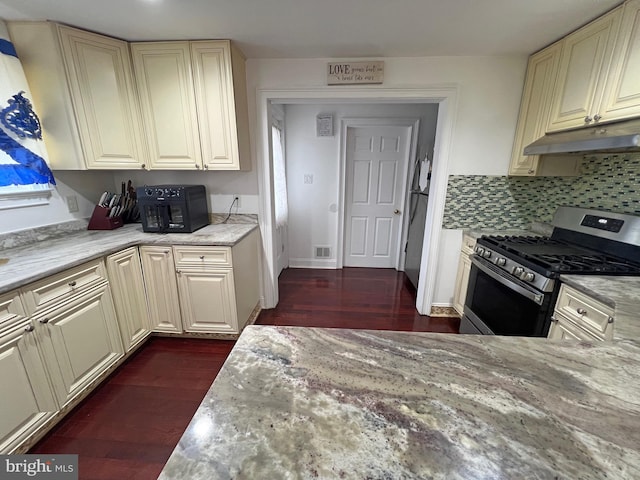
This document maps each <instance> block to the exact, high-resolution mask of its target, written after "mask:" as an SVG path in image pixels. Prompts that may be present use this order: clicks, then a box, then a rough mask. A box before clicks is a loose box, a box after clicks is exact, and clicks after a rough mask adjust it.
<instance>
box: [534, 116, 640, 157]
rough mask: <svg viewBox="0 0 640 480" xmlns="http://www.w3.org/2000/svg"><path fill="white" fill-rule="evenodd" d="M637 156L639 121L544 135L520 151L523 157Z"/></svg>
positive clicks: (639, 142)
mask: <svg viewBox="0 0 640 480" xmlns="http://www.w3.org/2000/svg"><path fill="white" fill-rule="evenodd" d="M616 152H640V120H628V121H625V122H618V123H609V124H602V125H598V126H595V127H589V128H581V129H578V130H571V131H568V132H558V133H548V134H546V135H545V136H544V137H542V138H540V139H538V140H536V141H535V142H533V143H532V144H530V145H527V146H526V147H525V148H524V154H525V155H546V154H553V153H568V154H586V153H616Z"/></svg>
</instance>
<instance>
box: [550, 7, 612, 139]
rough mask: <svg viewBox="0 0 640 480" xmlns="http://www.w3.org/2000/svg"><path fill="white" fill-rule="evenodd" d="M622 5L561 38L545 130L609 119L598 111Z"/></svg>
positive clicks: (580, 125) (578, 125)
mask: <svg viewBox="0 0 640 480" xmlns="http://www.w3.org/2000/svg"><path fill="white" fill-rule="evenodd" d="M621 17H622V7H618V8H616V9H614V10H612V11H611V12H609V13H607V14H606V15H603V16H602V17H599V18H598V19H596V20H594V21H593V22H591V23H590V24H588V25H587V26H585V27H583V28H581V29H579V30H577V31H575V32H574V33H572V34H570V35H568V36H567V37H565V38H564V39H563V40H562V42H561V43H562V56H561V59H560V66H559V71H558V78H557V81H556V86H555V89H554V94H553V101H552V107H551V116H550V119H549V124H548V126H547V132H553V131H557V130H563V129H567V128H574V127H582V126H586V125H592V124H594V123H597V122H599V121H607V120H611V119H608V118H606V117H605V116H604V115H603V112H601V111H599V108H600V103H601V100H602V97H603V91H604V88H605V83H606V81H607V76H608V73H609V66H610V65H611V57H612V53H613V48H614V45H615V40H616V36H617V34H618V30H619V27H620V19H621Z"/></svg>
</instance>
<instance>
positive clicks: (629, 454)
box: [159, 326, 640, 480]
mask: <svg viewBox="0 0 640 480" xmlns="http://www.w3.org/2000/svg"><path fill="white" fill-rule="evenodd" d="M639 375H640V343H639V342H636V341H633V340H625V341H617V342H602V343H597V344H588V343H577V342H553V341H549V340H547V339H542V338H515V337H496V336H474V335H451V334H433V333H426V334H425V333H409V332H391V331H367V330H347V329H315V328H300V327H267V326H248V327H247V328H245V330H244V332H243V333H242V335H241V336H240V339H239V340H238V342H237V343H236V345H235V347H234V349H233V351H232V352H231V354H230V356H229V357H228V359H227V361H226V363H225V364H224V366H223V368H222V370H221V371H220V373H219V374H218V376H217V378H216V380H215V381H214V383H213V385H212V386H211V389H210V390H209V392H208V393H207V394H206V396H205V398H204V400H203V402H202V404H201V405H200V407H199V408H198V410H197V412H196V414H195V416H194V417H193V419H192V421H191V423H190V425H189V426H188V428H187V430H186V431H185V433H184V435H183V437H182V439H181V440H180V442H179V444H178V446H177V447H176V449H175V450H174V452H173V453H172V455H171V457H170V459H169V461H168V463H167V464H166V466H165V467H164V470H163V472H162V474H161V475H160V477H159V478H160V479H163V480H169V479H185V480H186V479H188V480H205V479H206V480H215V479H236V480H241V479H296V480H297V479H316V478H319V479H325V480H329V479H358V480H360V479H364V478H372V479H383V478H384V479H426V478H429V479H442V480H462V479H464V480H472V479H492V480H499V479H504V480H507V479H508V480H515V479H527V480H531V479H566V480H575V479H582V480H590V479H593V480H596V479H597V480H601V479H604V478H607V479H609V480H614V479H621V480H628V479H631V478H640V382H638V376H639Z"/></svg>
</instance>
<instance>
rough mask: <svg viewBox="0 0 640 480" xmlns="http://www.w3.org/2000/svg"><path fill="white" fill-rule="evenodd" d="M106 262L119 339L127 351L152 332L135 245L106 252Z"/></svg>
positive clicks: (140, 265) (140, 266)
mask: <svg viewBox="0 0 640 480" xmlns="http://www.w3.org/2000/svg"><path fill="white" fill-rule="evenodd" d="M106 264H107V272H108V274H109V283H110V285H111V294H112V295H113V303H114V305H115V307H116V316H117V317H118V325H119V327H120V334H121V336H122V343H123V344H124V349H125V351H127V352H129V351H130V350H132V349H133V348H135V347H136V346H137V345H139V344H140V343H141V342H142V341H144V340H145V339H146V338H147V337H148V336H149V334H150V333H151V330H150V328H149V318H148V313H147V300H146V297H145V294H144V280H143V278H142V264H141V263H140V257H139V256H138V249H137V248H136V247H131V248H127V249H126V250H123V251H121V252H118V253H114V254H113V255H109V256H108V257H107V261H106Z"/></svg>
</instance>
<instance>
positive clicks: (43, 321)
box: [38, 317, 49, 323]
mask: <svg viewBox="0 0 640 480" xmlns="http://www.w3.org/2000/svg"><path fill="white" fill-rule="evenodd" d="M38 321H39V322H40V323H49V319H48V318H47V317H44V318H41V319H40V320H38Z"/></svg>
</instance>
